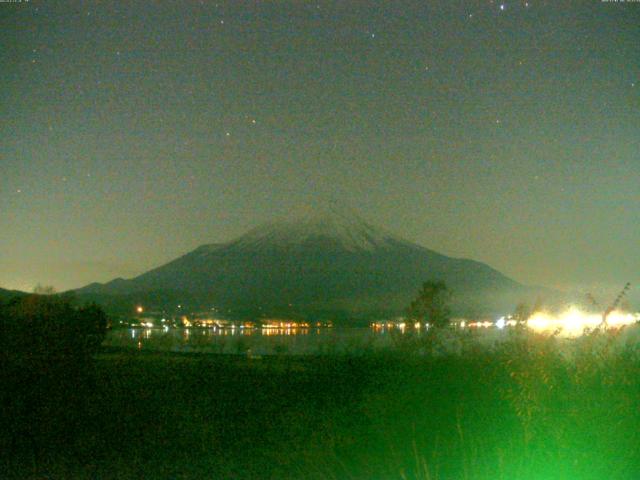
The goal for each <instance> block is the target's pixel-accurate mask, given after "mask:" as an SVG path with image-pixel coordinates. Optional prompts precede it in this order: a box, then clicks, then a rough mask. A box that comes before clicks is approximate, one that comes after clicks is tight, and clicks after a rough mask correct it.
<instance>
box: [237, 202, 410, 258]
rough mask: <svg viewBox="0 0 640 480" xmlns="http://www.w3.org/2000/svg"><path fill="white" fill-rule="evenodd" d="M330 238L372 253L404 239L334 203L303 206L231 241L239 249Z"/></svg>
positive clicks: (353, 249)
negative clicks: (318, 206)
mask: <svg viewBox="0 0 640 480" xmlns="http://www.w3.org/2000/svg"><path fill="white" fill-rule="evenodd" d="M316 241H330V242H332V243H334V244H335V245H337V246H340V247H341V248H343V249H345V250H347V251H351V252H355V251H369V252H373V251H375V250H377V249H384V248H391V247H392V246H393V245H394V244H395V243H396V242H402V241H403V240H402V239H400V238H397V237H394V236H393V235H391V234H390V233H387V232H386V231H384V230H383V229H381V228H377V227H374V226H372V225H370V224H369V223H367V222H365V221H364V220H363V219H362V218H360V217H359V216H358V215H357V214H356V213H355V212H351V211H349V210H347V209H346V208H339V207H336V206H334V205H331V206H328V207H320V208H304V209H302V210H299V211H297V212H295V213H293V214H290V215H288V216H287V217H285V218H281V219H278V220H276V221H273V222H270V223H267V224H265V225H262V226H259V227H256V228H254V229H253V230H250V231H249V232H247V233H246V234H245V235H243V236H242V237H240V238H239V239H237V240H236V241H235V242H232V244H233V245H234V246H236V247H238V248H252V249H260V248H267V247H272V248H273V247H282V248H283V247H290V246H292V245H300V244H305V243H309V242H316Z"/></svg>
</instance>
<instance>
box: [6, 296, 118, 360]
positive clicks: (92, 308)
mask: <svg viewBox="0 0 640 480" xmlns="http://www.w3.org/2000/svg"><path fill="white" fill-rule="evenodd" d="M106 328H107V317H106V315H105V313H104V312H103V311H102V309H100V307H98V306H97V305H88V306H84V307H79V308H78V307H75V306H74V305H73V304H72V302H71V299H70V298H68V297H63V296H45V295H28V296H26V297H21V298H15V299H13V300H11V301H10V302H9V303H8V304H6V305H3V306H0V350H1V351H2V354H3V356H4V357H5V360H21V361H28V360H31V361H36V360H42V361H47V362H52V361H53V362H55V361H56V360H62V359H78V358H82V357H86V356H89V355H91V354H93V353H95V352H96V350H97V349H98V347H99V346H100V344H101V343H102V341H103V340H104V337H105V335H106Z"/></svg>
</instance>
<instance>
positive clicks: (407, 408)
mask: <svg viewBox="0 0 640 480" xmlns="http://www.w3.org/2000/svg"><path fill="white" fill-rule="evenodd" d="M614 341H615V338H614V334H607V335H604V334H597V335H592V336H589V337H585V338H583V339H581V340H579V341H577V343H575V344H574V346H575V351H573V352H572V354H571V355H569V356H567V355H566V354H565V353H564V352H561V348H560V347H559V345H558V343H557V340H556V339H554V338H552V337H551V338H550V337H539V336H533V335H522V336H516V337H514V339H513V340H512V341H510V342H507V343H505V344H502V345H500V346H498V347H495V348H493V349H483V348H479V347H478V346H477V345H475V344H474V343H473V342H466V341H464V342H462V345H463V346H462V349H463V353H462V354H459V355H458V354H456V355H452V354H435V353H431V352H434V351H435V352H437V351H438V349H437V345H433V344H432V343H430V342H428V341H425V340H420V339H411V338H407V339H406V340H402V339H400V340H398V343H397V344H396V346H395V348H394V349H391V350H389V351H386V352H377V353H375V354H374V353H366V352H360V354H359V355H357V356H351V357H350V356H326V357H309V358H295V357H286V356H281V357H266V358H263V359H262V360H249V359H247V358H245V357H241V356H238V357H234V356H217V355H176V354H159V353H139V352H130V353H122V352H112V353H102V354H100V355H98V356H97V357H96V359H95V362H94V363H93V364H87V365H84V366H69V365H67V366H64V367H62V366H60V367H55V368H53V367H52V368H49V369H48V372H47V373H46V374H38V373H35V372H29V371H28V369H26V370H25V369H24V368H23V367H22V368H20V369H17V367H15V368H5V369H4V370H3V373H2V375H3V376H2V382H3V389H2V392H3V393H2V395H3V402H6V404H7V405H8V407H7V408H4V409H3V410H2V413H0V417H1V419H2V429H1V431H0V452H1V453H0V472H4V473H0V478H29V476H31V477H32V478H47V477H45V476H48V478H73V479H76V478H79V479H84V478H87V479H89V478H91V479H94V478H99V479H111V478H113V479H116V478H118V479H129V478H132V479H133V478H136V479H137V478H150V479H156V478H162V479H164V478H167V479H169V478H175V479H200V478H202V479H205V478H207V479H225V478H229V479H263V478H264V479H270V478H273V479H432V480H436V479H438V480H439V479H454V480H459V479H473V480H476V479H487V480H489V479H490V480H498V479H510V480H511V479H517V480H529V479H530V480H555V479H579V480H580V479H594V480H596V479H605V478H606V479H633V478H638V475H639V474H640V450H639V449H638V448H637V446H638V445H640V356H639V354H638V353H637V348H636V347H635V346H628V347H625V346H616V347H615V348H614V347H613V345H614ZM563 348H564V347H563ZM416 352H420V354H416Z"/></svg>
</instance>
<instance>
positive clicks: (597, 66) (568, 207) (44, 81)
mask: <svg viewBox="0 0 640 480" xmlns="http://www.w3.org/2000/svg"><path fill="white" fill-rule="evenodd" d="M0 45H2V48H1V49H0V83H1V85H2V88H1V89H0V119H1V123H0V139H1V142H0V287H4V288H19V289H25V290H31V289H32V288H33V286H34V285H35V284H36V283H42V284H49V285H53V286H55V287H56V288H58V289H59V290H64V289H67V288H74V287H79V286H82V285H85V284H87V283H89V282H92V281H106V280H110V279H112V278H114V277H118V276H123V277H130V276H133V275H136V274H139V273H142V272H143V271H145V270H147V269H149V268H151V267H155V266H158V265H160V264H162V263H164V262H166V261H168V260H170V259H172V258H174V257H176V256H178V255H181V254H184V253H186V252H188V251H190V250H191V249H193V248H195V247H197V246H198V245H201V244H204V243H212V242H222V241H227V240H230V239H232V238H233V237H235V236H237V235H239V234H241V233H243V232H244V231H245V230H247V229H249V228H251V227H254V226H256V225H258V224H260V223H262V222H263V221H265V220H268V219H270V218H272V217H273V216H274V215H280V214H283V213H285V212H286V211H288V209H289V208H291V207H292V206H295V205H300V204H312V205H313V204H316V203H323V202H327V201H335V202H338V203H343V204H346V205H348V206H349V207H350V208H353V209H355V210H357V211H358V212H360V214H361V215H362V217H364V218H365V219H366V220H368V221H369V222H371V223H373V224H375V225H379V226H382V227H384V228H386V229H388V230H390V231H391V232H393V233H396V234H398V235H400V236H404V237H406V238H407V239H409V240H412V241H415V242H417V243H420V244H422V245H424V246H426V247H429V248H432V249H434V250H436V251H439V252H441V253H444V254H447V255H451V256H461V257H467V258H473V259H476V260H480V261H483V262H486V263H488V264H489V265H491V266H493V267H494V268H497V269H498V270H500V271H502V272H503V273H505V274H507V275H509V276H511V277H512V278H514V279H516V280H518V281H520V282H523V283H528V284H539V285H547V286H553V287H561V288H567V289H587V288H589V289H593V288H596V287H598V288H599V287H607V286H611V287H616V288H621V287H622V286H623V285H624V283H625V282H627V281H631V282H632V284H636V285H639V284H640V248H639V246H640V2H638V3H632V2H629V1H628V2H626V3H620V2H601V1H600V0H583V1H580V2H576V1H571V2H569V1H566V2H564V1H560V0H555V1H547V2H545V1H540V0H530V1H529V2H525V1H522V0H520V1H506V0H505V1H504V2H503V3H501V2H492V1H469V2H463V1H438V2H437V1H420V2H418V1H415V2H391V1H381V2H364V1H362V2H360V1H342V2H327V1H319V2H303V1H290V2H289V1H277V2H275V1H274V2H271V1H255V2H241V1H231V2H218V3H215V2H213V1H201V2H191V1H184V2H164V1H163V2H159V1H158V2H151V1H148V2H141V1H137V2H136V1H128V2H117V1H108V2H100V3H92V2H57V1H56V2H53V1H51V2H39V1H30V2H22V3H0Z"/></svg>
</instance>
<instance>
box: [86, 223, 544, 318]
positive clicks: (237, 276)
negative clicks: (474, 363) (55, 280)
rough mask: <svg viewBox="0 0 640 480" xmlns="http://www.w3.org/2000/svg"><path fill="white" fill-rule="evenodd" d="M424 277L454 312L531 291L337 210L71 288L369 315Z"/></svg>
mask: <svg viewBox="0 0 640 480" xmlns="http://www.w3.org/2000/svg"><path fill="white" fill-rule="evenodd" d="M429 279H442V280H444V281H446V282H447V284H448V285H449V286H450V288H451V289H452V290H453V291H454V293H455V294H456V295H455V298H454V300H455V306H456V309H457V310H458V311H459V312H468V311H472V310H473V311H474V312H477V313H484V312H493V311H497V309H504V308H506V307H507V302H508V303H509V305H508V306H509V307H510V308H513V302H514V301H517V300H519V299H521V298H518V297H523V296H526V295H527V294H530V293H531V291H530V290H529V289H527V288H525V287H523V286H521V285H519V284H518V283H516V282H514V281H513V280H511V279H509V278H507V277H505V276H504V275H502V274H501V273H500V272H498V271H496V270H494V269H492V268H491V267H489V266H487V265H485V264H482V263H480V262H475V261H473V260H465V259H456V258H451V257H447V256H445V255H441V254H439V253H437V252H434V251H432V250H429V249H427V248H424V247H422V246H419V245H416V244H413V243H411V242H408V241H405V240H403V239H401V238H399V237H396V236H394V235H392V234H390V233H388V232H385V231H384V230H382V229H379V228H376V227H373V226H371V225H369V224H368V223H366V222H364V221H363V220H361V219H359V218H358V217H357V216H355V215H353V214H344V213H342V212H335V211H329V212H322V213H320V214H318V213H315V212H314V213H311V214H305V215H303V216H301V217H298V218H296V219H294V220H283V221H279V222H275V223H271V224H268V225H265V226H261V227H258V228H256V229H253V230H251V231H249V232H248V233H246V234H245V235H243V236H241V237H240V238H238V239H236V240H234V241H231V242H229V243H226V244H213V245H203V246H201V247H199V248H197V249H196V250H194V251H192V252H190V253H188V254H186V255H184V256H182V257H180V258H178V259H176V260H173V261H172V262H169V263H167V264H166V265H163V266H161V267H158V268H156V269H153V270H151V271H149V272H146V273H144V274H142V275H140V276H138V277H135V278H133V279H131V280H123V279H117V280H114V281H112V282H109V283H107V284H104V285H101V284H92V285H89V286H87V287H85V288H83V289H80V290H79V291H78V293H79V294H83V295H93V296H96V295H101V296H105V295H110V296H112V297H122V296H123V295H124V296H127V297H128V298H130V299H131V301H133V300H134V299H142V300H144V301H152V302H154V303H159V304H158V305H157V306H159V307H163V308H167V307H170V305H172V304H173V303H175V301H176V299H180V298H183V299H184V301H182V303H188V304H189V306H190V307H191V308H194V309H204V308H209V307H210V306H213V305H215V306H217V307H220V308H222V309H224V310H225V311H227V312H229V313H231V314H233V313H234V312H236V313H238V314H240V312H243V314H247V315H254V314H260V313H262V314H287V313H290V314H292V315H293V314H295V315H299V316H317V315H320V314H326V315H329V316H331V315H337V314H340V315H343V316H347V317H348V316H372V315H373V316H375V315H383V314H384V315H387V314H393V313H399V312H401V311H402V309H403V308H404V307H405V306H406V305H407V304H408V302H409V301H410V300H411V299H412V298H413V296H414V295H415V294H416V292H417V290H418V289H419V287H420V284H421V283H422V282H423V281H425V280H429ZM163 298H165V299H167V300H166V301H165V300H162V299H163ZM169 299H170V300H169ZM507 299H508V300H507ZM514 299H515V300H514Z"/></svg>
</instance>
